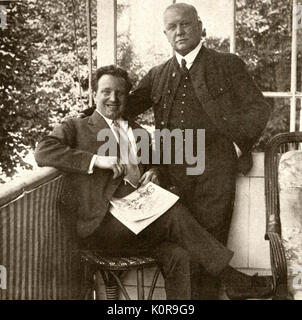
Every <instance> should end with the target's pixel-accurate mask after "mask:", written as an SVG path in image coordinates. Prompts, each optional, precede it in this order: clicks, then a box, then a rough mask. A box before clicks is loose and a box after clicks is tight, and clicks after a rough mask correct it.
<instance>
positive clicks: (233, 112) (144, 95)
mask: <svg viewBox="0 0 302 320" xmlns="http://www.w3.org/2000/svg"><path fill="white" fill-rule="evenodd" d="M195 64H197V68H195V67H194V70H195V71H193V68H192V69H191V70H192V71H190V76H191V79H192V83H193V87H194V89H195V93H196V96H197V98H198V99H199V101H200V102H201V104H202V106H203V108H204V110H205V111H206V112H207V114H208V115H209V117H210V119H211V120H212V122H213V124H214V125H215V126H216V127H217V130H218V132H220V133H222V134H224V135H226V136H227V137H228V138H229V139H230V141H232V142H235V143H236V144H237V145H238V146H239V148H240V149H241V151H242V152H243V155H242V157H241V160H240V164H239V167H240V171H241V172H242V173H247V172H248V171H249V169H250V168H251V166H252V159H251V154H250V150H251V148H252V146H253V144H254V143H255V142H256V141H257V140H258V138H259V137H260V135H261V133H262V131H263V129H264V128H265V125H266V123H267V121H268V118H269V114H270V107H269V105H268V104H267V103H266V102H265V100H264V97H263V95H262V93H261V91H260V90H259V88H258V87H257V85H256V84H255V82H254V81H253V80H252V78H251V77H250V76H249V74H248V72H247V70H246V68H245V64H244V62H243V61H242V60H241V59H240V58H238V57H237V56H236V55H234V54H230V53H220V52H217V51H215V50H211V49H207V48H205V47H202V49H201V50H200V52H199V54H198V56H197V58H196V60H195V61H194V65H195ZM180 77H181V75H180V72H179V70H178V63H177V60H176V57H173V58H171V59H170V60H168V61H167V62H165V63H163V64H161V65H159V66H156V67H154V68H152V69H151V70H150V71H149V72H148V74H147V75H146V76H145V77H144V78H143V79H142V81H141V82H140V84H139V85H138V88H137V89H136V90H135V91H134V92H133V93H132V94H131V95H130V99H129V103H128V108H127V110H126V114H127V116H130V117H135V116H136V115H138V114H140V113H142V112H144V111H145V110H147V109H148V108H149V107H151V106H152V108H153V110H154V115H155V125H156V128H159V129H163V128H167V126H168V119H169V113H170V110H171V108H172V105H173V99H174V96H175V93H176V90H177V87H178V85H179V82H180ZM202 77H204V81H203V78H202ZM204 82H205V83H206V87H207V91H208V93H209V94H206V95H204V91H205V90H202V86H203V83H204Z"/></svg>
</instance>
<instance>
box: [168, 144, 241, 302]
mask: <svg viewBox="0 0 302 320" xmlns="http://www.w3.org/2000/svg"><path fill="white" fill-rule="evenodd" d="M232 147H233V146H232V145H228V144H227V143H225V142H223V145H222V144H221V143H220V145H217V146H213V147H211V148H210V150H206V169H205V171H204V173H203V174H202V175H201V176H195V177H194V176H191V177H188V176H186V175H185V172H184V171H181V170H179V169H178V168H176V170H174V168H173V167H172V168H170V169H169V173H170V181H171V183H172V184H173V185H175V186H176V187H177V189H178V190H179V191H180V195H181V201H182V203H183V204H184V205H185V206H186V207H187V208H188V209H189V210H190V212H191V214H192V216H193V217H194V218H195V219H196V220H197V221H198V222H199V224H200V225H202V226H203V227H204V228H205V229H206V230H207V231H208V232H210V233H211V234H212V235H213V236H214V237H215V238H216V239H217V240H218V241H219V242H221V243H222V244H224V245H226V243H227V238H228V233H229V228H230V223H231V218H232V212H233V205H234V198H235V187H236V157H235V156H236V155H235V154H234V150H232ZM221 154H223V156H221ZM197 270H198V267H197V268H196V266H195V267H194V266H192V270H191V272H192V278H191V279H192V297H193V299H218V297H219V288H220V281H219V280H218V279H216V278H215V277H213V276H211V275H210V274H209V273H207V272H206V271H205V270H203V271H201V272H200V271H197ZM199 270H200V269H199Z"/></svg>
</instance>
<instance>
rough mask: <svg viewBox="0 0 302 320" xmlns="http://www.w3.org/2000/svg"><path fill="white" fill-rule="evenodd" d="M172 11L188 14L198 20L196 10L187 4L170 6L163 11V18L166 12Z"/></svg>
mask: <svg viewBox="0 0 302 320" xmlns="http://www.w3.org/2000/svg"><path fill="white" fill-rule="evenodd" d="M173 9H179V10H182V11H183V12H187V13H188V14H190V15H192V16H194V17H195V18H196V19H197V20H198V19H199V17H198V13H197V10H196V8H195V7H194V6H192V5H190V4H187V3H174V4H171V5H170V6H168V7H167V8H166V10H165V11H164V17H165V14H166V12H167V11H168V10H173Z"/></svg>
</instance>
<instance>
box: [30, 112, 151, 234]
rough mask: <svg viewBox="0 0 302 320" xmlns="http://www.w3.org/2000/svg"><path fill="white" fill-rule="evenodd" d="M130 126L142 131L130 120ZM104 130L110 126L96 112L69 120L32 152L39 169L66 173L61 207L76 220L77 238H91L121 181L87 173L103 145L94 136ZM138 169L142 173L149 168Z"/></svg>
mask: <svg viewBox="0 0 302 320" xmlns="http://www.w3.org/2000/svg"><path fill="white" fill-rule="evenodd" d="M129 125H130V126H131V127H132V128H141V127H139V126H138V125H137V124H135V123H134V122H131V121H129ZM103 128H109V127H108V125H107V123H106V121H105V120H104V119H103V117H102V116H101V115H100V114H99V113H97V112H96V111H95V112H94V113H93V114H92V115H91V116H90V117H86V118H83V119H80V118H69V119H67V120H65V121H63V123H62V124H61V125H59V126H57V127H56V128H55V129H54V130H53V132H52V133H51V134H50V135H49V136H46V137H44V138H43V139H42V141H41V142H40V143H39V144H38V146H37V148H36V151H35V158H36V161H37V163H38V165H39V166H52V167H55V168H57V169H59V170H62V171H64V172H66V173H68V175H67V179H68V182H67V183H66V185H65V187H64V190H63V194H62V198H61V205H62V208H63V210H64V211H65V213H66V214H67V215H68V214H69V215H70V216H71V219H74V217H76V219H77V220H76V228H77V234H78V235H79V236H80V237H86V236H88V235H90V234H91V233H92V232H93V231H94V230H95V229H96V228H97V227H98V226H99V224H100V223H101V221H102V220H103V218H104V216H105V214H106V212H107V211H108V208H109V201H110V200H111V199H112V196H113V194H114V193H115V191H116V189H117V188H118V186H119V185H120V183H122V181H123V179H122V177H118V178H116V179H113V172H112V170H104V169H98V168H95V169H94V173H93V174H88V169H89V165H90V162H91V159H92V157H93V155H94V154H97V151H98V148H99V147H100V146H101V145H102V144H103V143H105V142H101V141H97V134H98V132H99V131H100V130H101V129H103ZM112 134H113V133H112ZM141 169H142V171H145V170H146V169H148V167H147V166H145V167H144V168H141Z"/></svg>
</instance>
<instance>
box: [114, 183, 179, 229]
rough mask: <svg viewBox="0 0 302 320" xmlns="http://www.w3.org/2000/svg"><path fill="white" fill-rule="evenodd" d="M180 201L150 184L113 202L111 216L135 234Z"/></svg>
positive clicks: (173, 195)
mask: <svg viewBox="0 0 302 320" xmlns="http://www.w3.org/2000/svg"><path fill="white" fill-rule="evenodd" d="M178 199H179V197H178V196H176V195H175V194H173V193H171V192H169V191H167V190H165V189H163V188H161V187H160V186H158V185H156V184H154V183H152V182H149V183H148V184H146V185H145V186H142V187H139V188H138V189H137V190H135V191H134V192H132V193H131V194H129V195H128V196H126V197H124V198H121V199H113V200H112V201H111V208H110V209H109V211H110V212H111V214H112V215H113V216H114V217H115V218H116V219H118V220H119V221H120V222H122V223H123V224H124V225H125V226H126V227H127V228H129V229H130V230H131V231H132V232H134V233H135V234H138V233H139V232H141V231H142V230H143V229H145V228H146V227H147V226H148V225H149V224H151V223H152V222H153V221H155V220H156V219H157V218H158V217H160V216H161V215H162V214H164V213H165V212H166V211H167V210H168V209H170V208H171V207H172V206H173V205H174V204H175V203H176V202H177V200H178Z"/></svg>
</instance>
